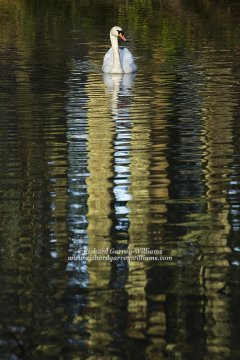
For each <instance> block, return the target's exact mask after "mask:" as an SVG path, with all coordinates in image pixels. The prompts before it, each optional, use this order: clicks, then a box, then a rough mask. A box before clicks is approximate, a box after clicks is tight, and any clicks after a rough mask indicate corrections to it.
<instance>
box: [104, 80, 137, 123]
mask: <svg viewBox="0 0 240 360" xmlns="http://www.w3.org/2000/svg"><path fill="white" fill-rule="evenodd" d="M135 76H136V75H135V74H104V75H103V81H104V84H105V86H106V89H107V92H108V93H110V94H111V103H112V114H113V115H115V116H116V117H115V120H116V121H123V123H124V125H125V126H128V125H131V124H130V122H129V121H130V119H129V115H128V108H129V105H130V104H131V103H132V99H133V95H132V85H133V82H134V78H135ZM124 120H125V121H124ZM122 125H123V124H122Z"/></svg>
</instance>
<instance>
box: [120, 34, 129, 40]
mask: <svg viewBox="0 0 240 360" xmlns="http://www.w3.org/2000/svg"><path fill="white" fill-rule="evenodd" d="M118 36H119V37H120V38H121V39H122V40H123V41H127V39H126V38H125V36H124V35H123V34H122V33H119V35H118Z"/></svg>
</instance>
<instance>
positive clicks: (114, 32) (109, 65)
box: [102, 26, 137, 74]
mask: <svg viewBox="0 0 240 360" xmlns="http://www.w3.org/2000/svg"><path fill="white" fill-rule="evenodd" d="M119 37H120V38H121V39H122V40H123V41H127V39H126V38H125V36H124V32H123V30H122V28H120V27H119V26H114V27H113V28H112V29H111V30H110V40H111V44H112V47H111V48H110V49H109V50H108V52H107V53H106V54H105V56H104V59H103V66H102V71H103V72H104V73H111V74H122V73H125V74H129V73H133V72H135V71H136V70H137V66H136V64H135V62H134V59H133V56H132V53H131V52H130V51H129V50H128V49H126V48H124V49H119V47H118V38H119Z"/></svg>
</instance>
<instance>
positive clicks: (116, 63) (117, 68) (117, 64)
mask: <svg viewBox="0 0 240 360" xmlns="http://www.w3.org/2000/svg"><path fill="white" fill-rule="evenodd" d="M110 40H111V44H112V50H113V68H112V71H111V72H112V73H116V74H118V73H122V72H123V69H122V66H121V61H120V55H119V49H118V38H117V37H116V36H113V35H112V34H110Z"/></svg>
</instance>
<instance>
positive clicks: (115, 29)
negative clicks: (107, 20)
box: [110, 26, 127, 41]
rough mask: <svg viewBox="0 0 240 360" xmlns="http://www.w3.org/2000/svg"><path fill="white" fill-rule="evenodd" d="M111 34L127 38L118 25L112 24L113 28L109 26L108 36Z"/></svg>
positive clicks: (124, 39) (123, 38)
mask: <svg viewBox="0 0 240 360" xmlns="http://www.w3.org/2000/svg"><path fill="white" fill-rule="evenodd" d="M111 35H112V36H116V37H120V38H121V39H122V40H123V41H127V39H126V38H125V36H124V32H123V29H122V28H121V27H120V26H114V27H113V28H111V30H110V36H111Z"/></svg>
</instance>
